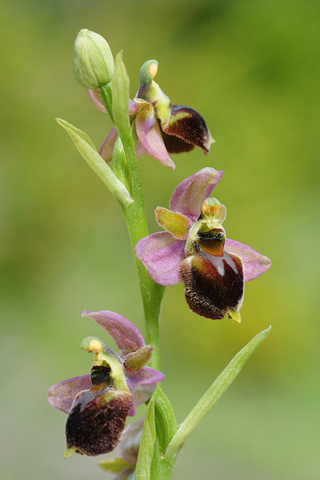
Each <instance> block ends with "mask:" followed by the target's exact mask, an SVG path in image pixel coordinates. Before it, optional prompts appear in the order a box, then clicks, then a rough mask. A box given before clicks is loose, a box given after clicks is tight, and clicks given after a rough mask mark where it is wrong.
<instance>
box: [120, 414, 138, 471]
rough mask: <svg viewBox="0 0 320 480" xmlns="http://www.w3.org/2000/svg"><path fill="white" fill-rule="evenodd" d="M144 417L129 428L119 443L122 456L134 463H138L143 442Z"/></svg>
mask: <svg viewBox="0 0 320 480" xmlns="http://www.w3.org/2000/svg"><path fill="white" fill-rule="evenodd" d="M143 422H144V418H140V419H139V420H138V421H137V422H136V423H134V424H133V425H130V427H129V428H127V429H126V430H125V431H124V433H123V435H122V437H121V441H120V443H119V450H120V452H121V456H122V457H123V458H124V459H125V460H126V461H127V462H128V463H131V464H132V465H135V464H136V463H137V458H138V452H139V447H140V443H141V437H142V430H143Z"/></svg>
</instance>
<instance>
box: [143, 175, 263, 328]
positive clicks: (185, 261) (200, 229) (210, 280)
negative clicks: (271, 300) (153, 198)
mask: <svg viewBox="0 0 320 480" xmlns="http://www.w3.org/2000/svg"><path fill="white" fill-rule="evenodd" d="M222 175H223V172H222V171H216V170H214V169H213V168H204V169H202V170H200V171H199V172H197V173H196V174H194V175H191V176H190V177H188V178H187V179H185V180H183V181H182V182H181V183H180V184H179V185H178V186H177V188H176V189H175V190H174V192H173V194H172V196H171V199H170V210H167V209H166V208H162V207H158V208H157V209H156V210H155V214H156V220H157V222H158V223H159V225H160V226H161V227H163V228H164V229H165V230H166V231H165V232H158V233H153V234H151V235H148V236H147V237H144V238H142V239H141V240H140V241H139V242H138V243H137V245H136V255H137V257H138V258H139V259H140V260H141V261H142V263H143V265H144V266H145V267H146V269H147V271H148V273H149V275H150V276H151V278H152V279H153V280H154V281H155V282H157V283H159V284H161V285H165V286H169V285H176V284H178V283H180V282H181V281H183V283H184V286H185V296H186V300H187V303H188V305H189V307H190V309H191V310H192V311H194V312H195V313H197V314H198V315H201V316H203V317H207V318H211V319H213V320H215V319H221V318H223V317H225V315H226V314H227V315H228V316H229V317H231V318H233V319H235V320H237V321H240V319H241V317H240V313H239V311H240V308H241V305H242V300H243V293H244V283H245V282H249V281H250V280H253V279H255V278H257V277H258V276H259V275H261V274H262V273H264V272H265V271H266V270H267V269H268V268H269V267H270V265H271V261H270V260H269V259H268V258H267V257H265V256H263V255H261V254H260V253H258V252H256V251H255V250H253V249H252V248H250V247H248V246H247V245H244V244H242V243H240V242H237V241H235V240H229V239H226V233H225V230H224V228H223V227H222V222H223V221H224V219H225V216H226V208H225V207H224V206H223V205H221V204H220V202H218V200H216V199H214V198H208V197H209V196H210V195H211V193H212V190H213V189H214V187H215V186H216V185H217V183H218V182H219V181H220V179H221V177H222Z"/></svg>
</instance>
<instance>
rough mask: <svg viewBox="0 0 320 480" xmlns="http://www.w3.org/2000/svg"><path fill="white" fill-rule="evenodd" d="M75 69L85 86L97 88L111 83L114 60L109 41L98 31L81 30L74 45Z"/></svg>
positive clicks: (76, 74) (77, 76)
mask: <svg viewBox="0 0 320 480" xmlns="http://www.w3.org/2000/svg"><path fill="white" fill-rule="evenodd" d="M73 70H74V74H75V76H76V78H77V80H78V82H79V83H80V85H81V86H82V87H84V88H87V89H88V88H89V89H95V88H99V87H101V86H102V85H106V84H107V83H109V82H110V81H111V79H112V76H113V72H114V60H113V56H112V53H111V50H110V47H109V45H108V42H107V41H106V40H105V39H104V38H103V37H102V36H101V35H98V34H97V33H94V32H91V31H90V30H87V29H85V28H84V29H82V30H80V32H79V33H78V36H77V38H76V41H75V42H74V47H73Z"/></svg>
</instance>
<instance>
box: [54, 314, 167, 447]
mask: <svg viewBox="0 0 320 480" xmlns="http://www.w3.org/2000/svg"><path fill="white" fill-rule="evenodd" d="M82 316H83V317H89V318H91V319H92V320H94V321H95V322H96V323H97V324H98V325H100V326H101V327H102V328H103V329H104V330H106V331H107V332H108V333H109V335H111V336H112V338H113V339H114V341H115V343H116V345H117V346H118V348H119V350H120V355H118V354H117V353H116V352H114V351H113V350H112V349H111V348H109V347H108V346H107V345H105V344H104V343H103V342H102V341H101V340H100V339H98V338H96V337H87V338H85V339H84V340H83V342H82V344H81V348H82V349H83V350H87V351H88V352H94V353H95V355H94V358H93V366H92V369H91V375H84V376H81V377H74V378H70V379H69V380H65V381H64V382H61V383H59V384H57V385H54V386H52V387H51V388H50V389H49V392H48V400H49V402H50V404H51V405H52V406H53V407H55V408H58V409H59V410H61V411H62V412H64V413H67V414H68V417H67V423H66V436H67V451H66V456H69V455H70V454H71V453H73V452H77V453H82V454H86V455H99V454H102V453H107V452H110V451H111V450H113V449H114V448H115V447H116V445H117V444H118V442H119V440H120V437H121V433H122V431H123V429H124V426H125V420H126V417H127V415H129V416H134V415H135V407H137V406H139V405H141V404H142V403H144V402H146V401H147V400H148V399H149V397H150V396H151V395H152V393H153V392H154V390H155V388H156V386H157V383H158V382H161V381H162V380H164V378H165V377H164V374H163V373H161V372H159V371H157V370H154V369H153V368H150V367H147V366H146V365H147V363H148V362H149V361H150V359H151V356H152V351H153V347H152V346H148V345H145V342H144V339H143V337H142V335H141V333H140V332H139V330H138V329H137V327H135V325H133V324H132V323H131V322H129V320H127V319H126V318H125V317H123V316H121V315H119V314H117V313H114V312H110V311H100V312H91V311H84V312H83V313H82Z"/></svg>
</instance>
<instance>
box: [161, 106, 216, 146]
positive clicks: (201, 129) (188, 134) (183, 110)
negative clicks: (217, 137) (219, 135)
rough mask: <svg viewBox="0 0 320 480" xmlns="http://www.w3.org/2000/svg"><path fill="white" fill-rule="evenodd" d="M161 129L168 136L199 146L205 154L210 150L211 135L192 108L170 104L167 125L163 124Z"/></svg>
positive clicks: (201, 118) (202, 119)
mask: <svg viewBox="0 0 320 480" xmlns="http://www.w3.org/2000/svg"><path fill="white" fill-rule="evenodd" d="M162 130H163V131H164V132H165V133H167V134H169V136H170V135H175V136H176V137H179V138H180V139H182V140H183V141H184V143H189V144H191V145H193V146H196V147H200V148H201V149H202V150H203V151H204V152H205V153H206V154H208V153H209V151H210V144H211V135H210V132H209V130H208V127H207V124H206V122H205V120H204V118H203V117H202V116H201V115H200V114H199V113H198V112H196V111H195V110H193V108H190V107H184V106H182V105H172V109H171V118H170V122H169V124H168V125H163V126H162ZM164 140H165V139H164ZM165 143H166V141H165ZM168 151H169V150H168ZM181 151H187V150H181ZM171 153H175V152H171Z"/></svg>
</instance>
